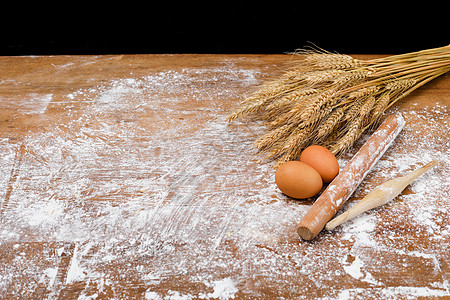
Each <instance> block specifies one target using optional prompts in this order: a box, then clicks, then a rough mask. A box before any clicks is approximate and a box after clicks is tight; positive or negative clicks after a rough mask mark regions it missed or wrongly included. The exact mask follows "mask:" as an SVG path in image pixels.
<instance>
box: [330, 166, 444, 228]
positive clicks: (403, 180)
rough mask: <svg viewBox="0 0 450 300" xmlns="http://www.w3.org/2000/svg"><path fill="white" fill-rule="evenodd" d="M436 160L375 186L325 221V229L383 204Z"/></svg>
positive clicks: (398, 193)
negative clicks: (328, 220)
mask: <svg viewBox="0 0 450 300" xmlns="http://www.w3.org/2000/svg"><path fill="white" fill-rule="evenodd" d="M437 163H438V161H437V160H433V161H431V162H429V163H428V164H426V165H425V166H423V167H421V168H419V169H417V170H415V171H414V172H411V173H409V174H408V175H405V176H403V177H399V178H395V179H391V180H389V181H386V182H385V183H383V184H381V185H380V186H378V187H376V188H375V189H374V190H372V191H371V192H370V193H368V194H367V196H365V197H364V198H363V199H362V200H361V201H359V202H358V203H356V204H355V205H354V206H353V207H352V208H350V209H349V210H347V211H346V212H344V213H342V214H340V215H339V216H337V217H336V218H334V219H333V220H331V221H330V222H328V223H327V225H326V226H325V229H326V230H333V229H334V228H336V227H337V226H339V225H341V224H342V223H344V222H345V221H347V220H350V219H351V218H353V217H356V216H357V215H359V214H362V213H363V212H365V211H367V210H369V209H372V208H375V207H378V206H381V205H384V204H386V203H388V202H389V201H391V200H392V199H394V198H395V197H397V196H398V195H400V193H401V192H402V191H403V190H404V189H405V188H406V187H407V186H408V185H409V184H410V183H411V182H412V181H413V180H415V179H416V178H417V177H419V176H420V175H422V174H423V173H425V172H426V171H428V170H430V169H431V168H433V167H434V166H435V165H437Z"/></svg>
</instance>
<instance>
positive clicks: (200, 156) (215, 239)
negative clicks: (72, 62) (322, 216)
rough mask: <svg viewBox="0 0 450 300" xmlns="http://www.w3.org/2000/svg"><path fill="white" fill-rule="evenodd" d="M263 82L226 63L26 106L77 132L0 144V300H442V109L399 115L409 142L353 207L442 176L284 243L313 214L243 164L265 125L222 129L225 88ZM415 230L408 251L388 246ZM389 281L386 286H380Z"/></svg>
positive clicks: (269, 173)
mask: <svg viewBox="0 0 450 300" xmlns="http://www.w3.org/2000/svg"><path fill="white" fill-rule="evenodd" d="M263 76H264V70H260V71H258V70H254V69H246V68H243V67H241V66H240V65H239V60H238V59H236V60H224V61H223V66H221V67H208V66H204V67H199V68H180V69H178V70H169V71H160V72H155V73H153V74H149V75H147V76H142V77H133V76H130V78H123V79H117V80H114V81H111V82H109V83H106V84H104V85H102V86H98V87H93V88H89V89H80V90H78V91H73V92H71V93H70V94H68V95H67V99H65V101H62V102H59V103H52V96H51V95H46V96H42V98H39V97H38V96H36V97H35V99H37V100H33V101H39V103H41V104H42V105H38V106H37V107H38V111H39V113H42V114H45V112H46V109H47V107H48V106H50V105H55V106H58V105H59V109H60V110H63V112H64V113H66V114H67V115H69V116H71V120H70V122H68V123H65V124H55V125H54V126H53V127H51V128H45V129H42V131H41V132H37V133H30V134H29V136H27V137H26V139H24V140H23V141H21V142H18V141H15V140H12V139H11V140H9V139H7V138H2V139H0V154H1V155H2V160H1V162H0V197H1V206H0V208H1V213H2V214H1V221H0V222H1V227H0V245H1V246H2V247H1V249H0V264H2V265H3V266H4V269H3V271H2V272H1V274H0V287H1V290H2V291H0V297H8V296H9V297H12V298H14V296H17V295H18V294H20V295H21V296H22V297H27V296H28V297H32V296H33V295H34V294H33V293H34V291H42V293H44V294H43V297H42V298H46V297H45V296H46V295H55V293H57V292H58V291H59V290H64V289H70V288H71V287H75V288H74V290H76V291H79V294H78V295H79V297H80V299H95V298H102V297H103V298H105V297H108V298H125V297H126V295H127V293H128V292H129V290H127V289H130V288H136V290H140V291H143V292H142V296H143V297H145V298H146V299H197V298H204V299H209V298H211V299H234V298H265V297H266V298H267V297H272V298H277V297H278V298H279V297H281V295H286V294H289V295H292V297H293V298H301V297H302V296H303V295H305V294H306V293H310V294H311V293H312V295H313V296H312V297H315V298H317V299H321V298H324V299H348V298H350V299H353V298H383V299H395V298H396V297H400V298H402V297H403V298H412V299H414V298H417V297H424V296H428V295H430V296H437V297H440V296H442V297H445V296H450V287H449V282H448V279H447V278H446V276H445V274H444V272H445V270H444V269H443V267H442V266H441V265H440V261H442V260H445V259H447V260H448V257H445V254H446V253H448V249H449V247H450V245H449V241H450V224H449V223H448V220H449V219H450V203H449V201H448V199H450V194H449V193H450V188H449V184H450V183H449V182H448V178H449V176H450V174H449V172H450V152H449V151H450V150H447V152H442V151H437V150H435V149H450V147H448V146H449V142H448V141H445V140H444V141H443V140H441V139H439V130H441V128H442V126H446V125H448V123H445V122H448V117H447V115H448V108H447V107H445V106H442V105H441V106H439V105H436V106H433V107H429V108H425V109H422V110H418V111H411V112H404V116H405V119H406V126H405V128H404V130H403V131H402V132H401V133H400V135H399V137H398V138H397V139H396V141H395V142H394V144H393V145H392V146H391V148H390V149H388V151H387V152H386V153H385V155H384V156H383V157H382V159H381V160H380V161H378V163H377V164H376V165H375V166H374V168H373V170H372V172H371V173H370V174H368V177H367V179H366V180H364V181H363V182H362V184H361V186H360V188H359V189H358V190H357V191H356V192H355V195H354V196H355V197H362V196H364V195H365V194H366V193H367V192H368V191H370V190H371V189H372V188H374V186H373V184H372V182H374V181H376V180H388V179H392V178H393V177H396V176H401V175H403V174H404V172H408V171H411V170H413V169H415V168H416V167H418V166H420V165H422V164H424V163H427V162H428V161H430V160H431V159H433V158H437V159H439V160H440V161H441V163H440V164H439V166H438V167H436V168H435V169H433V170H432V171H430V172H428V173H426V174H424V175H423V176H422V177H420V178H418V179H417V180H416V181H415V182H413V184H412V185H411V186H410V187H408V188H407V191H406V192H405V193H403V194H402V195H401V196H399V197H398V198H397V199H396V200H394V201H393V202H392V203H390V204H388V206H387V207H384V208H380V209H376V210H374V211H371V212H367V213H365V214H363V215H361V216H359V217H357V218H355V219H353V220H351V221H349V222H347V223H345V224H343V225H342V226H341V227H340V228H338V229H337V230H335V231H333V232H331V233H323V234H321V235H320V236H319V237H318V238H317V239H316V240H315V241H313V242H311V243H306V242H302V241H300V240H299V238H298V236H297V235H296V233H295V231H294V230H293V228H295V225H296V223H297V222H298V221H299V220H300V219H301V217H302V216H303V215H304V214H305V213H306V211H307V210H308V209H309V207H310V205H311V202H298V201H294V200H291V199H288V198H286V197H285V196H284V195H282V194H281V193H280V192H278V191H277V189H276V185H275V183H274V181H273V170H272V168H271V167H270V166H269V165H260V164H258V163H257V162H256V159H257V157H255V159H254V160H253V159H249V157H250V158H251V157H254V154H255V153H254V150H253V148H252V141H253V139H254V138H255V137H256V136H257V135H258V134H260V133H261V129H260V128H259V126H257V125H256V124H255V125H249V124H246V123H240V122H235V123H232V124H227V123H226V122H225V121H224V118H225V116H226V115H227V114H228V113H229V112H230V105H229V103H237V101H238V99H240V98H241V97H242V95H240V94H237V93H236V89H235V87H236V86H237V87H239V89H240V90H241V89H243V88H244V89H249V90H250V89H251V88H253V87H254V86H255V85H256V84H257V83H259V82H261V81H262V77H263ZM38 98H39V99H38ZM230 99H232V100H230ZM77 105H78V106H77ZM80 105H81V106H80ZM36 112H37V111H36ZM24 113H25V112H24ZM193 124H196V125H193ZM419 125H420V126H422V127H423V128H425V131H424V132H421V135H419V136H418V134H417V132H416V131H417V130H418V128H419V127H418V126H419ZM447 127H448V126H447ZM447 127H445V128H447ZM364 139H367V135H365V136H363V138H362V139H361V141H364ZM406 148H407V149H408V151H406V150H405V149H406ZM411 149H413V150H411ZM355 150H356V149H355ZM354 152H356V151H354ZM351 155H352V153H350V154H349V156H348V157H343V158H341V159H340V160H339V162H340V163H341V165H344V164H345V163H346V162H347V161H348V160H349V158H350V157H351ZM249 174H251V176H249ZM352 205H354V201H352V200H350V201H349V202H348V203H346V204H345V205H344V207H343V209H347V208H348V207H350V206H352ZM405 220H410V222H411V225H408V224H409V223H408V222H406V221H405ZM411 227H413V228H415V229H416V231H415V232H411V234H410V235H409V236H408V239H405V238H404V236H405V235H404V234H403V233H399V231H398V230H405V231H406V230H411ZM398 228H400V229H398ZM424 240H425V241H430V243H425V244H424V243H420V241H424ZM398 245H403V246H404V247H403V248H401V249H399V248H398ZM35 248H36V249H38V250H35V251H34V252H33V254H32V255H31V254H30V255H28V253H29V252H30V251H31V250H30V249H35ZM64 264H65V266H64ZM386 268H388V269H390V270H392V274H393V275H395V276H397V277H395V280H390V279H389V278H386V277H383V276H380V273H383V272H380V270H382V269H383V270H384V269H386ZM416 269H420V270H422V271H423V273H421V276H422V281H421V283H420V284H421V285H418V284H417V281H416V280H415V278H414V276H413V277H412V278H411V277H410V275H411V273H414V271H416ZM63 270H66V271H65V274H64V276H60V273H61V272H62V271H63ZM293 278H295V280H296V281H295V282H294V281H293ZM336 278H344V279H345V282H347V283H346V284H344V285H338V284H337V280H336ZM339 282H341V283H342V279H340V280H339ZM18 283H20V284H18ZM241 283H242V284H241ZM243 283H245V284H243ZM273 287H276V289H274V288H273ZM264 291H265V292H264ZM45 292H46V293H47V294H45ZM264 293H267V294H264ZM277 293H279V294H277ZM325 296H326V297H325ZM83 297H84V298H83Z"/></svg>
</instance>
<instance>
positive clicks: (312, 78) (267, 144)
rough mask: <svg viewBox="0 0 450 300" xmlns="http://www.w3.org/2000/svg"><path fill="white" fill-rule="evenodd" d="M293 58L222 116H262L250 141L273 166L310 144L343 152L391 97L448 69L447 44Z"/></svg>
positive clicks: (299, 54)
mask: <svg viewBox="0 0 450 300" xmlns="http://www.w3.org/2000/svg"><path fill="white" fill-rule="evenodd" d="M293 57H294V60H292V61H291V63H290V65H289V68H288V69H287V71H285V73H284V74H282V75H281V76H280V77H278V78H275V79H273V80H270V81H268V82H266V83H264V84H262V86H261V87H260V88H259V89H258V90H257V91H256V92H254V93H253V94H251V95H250V96H249V97H248V98H246V99H245V100H244V101H242V102H241V103H240V105H239V106H238V107H237V109H236V110H235V111H234V112H233V113H232V114H231V115H229V116H228V118H227V119H228V121H232V120H234V119H237V118H243V117H247V118H250V119H251V120H258V121H262V123H263V124H264V125H265V126H266V127H267V132H266V133H264V134H263V135H262V136H260V137H258V138H257V139H256V141H255V142H254V145H255V146H256V147H257V148H258V149H259V150H260V151H261V152H263V153H265V156H266V158H267V160H269V161H275V164H274V166H275V167H277V166H279V165H280V164H282V163H283V162H286V161H289V160H294V159H298V158H299V155H300V153H301V151H302V150H303V149H304V148H306V147H308V146H309V145H313V144H316V145H322V146H324V147H326V148H328V149H329V150H330V151H331V152H333V153H334V154H335V155H339V154H342V153H345V152H346V151H347V150H348V149H350V148H351V147H352V145H353V144H354V142H355V141H356V140H357V139H358V138H359V137H360V136H361V134H362V133H363V132H364V131H365V130H367V129H368V128H369V127H370V126H372V125H373V124H376V123H377V122H378V121H379V120H380V119H381V118H382V116H383V113H384V111H386V110H387V109H388V108H389V107H391V106H392V105H393V104H394V103H395V102H397V101H398V100H400V99H402V98H403V97H405V96H407V95H408V94H410V93H411V92H412V91H414V90H415V89H417V88H419V87H420V86H422V85H424V84H425V83H427V82H429V81H430V80H432V79H434V78H436V77H438V76H440V75H442V74H444V73H446V72H448V71H450V45H449V46H445V47H440V48H433V49H427V50H422V51H417V52H411V53H406V54H400V55H392V56H387V57H383V58H377V59H370V60H359V59H355V58H353V57H352V56H349V55H345V54H336V53H330V52H327V51H325V50H322V49H313V50H298V51H296V52H295V53H293Z"/></svg>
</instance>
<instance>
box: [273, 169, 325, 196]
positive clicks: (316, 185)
mask: <svg viewBox="0 0 450 300" xmlns="http://www.w3.org/2000/svg"><path fill="white" fill-rule="evenodd" d="M275 183H276V184H277V186H278V188H279V189H280V190H281V191H282V192H283V193H284V194H286V195H288V196H290V197H292V198H296V199H306V198H309V197H312V196H314V195H316V194H317V193H318V192H320V190H321V189H322V185H323V183H322V178H321V177H320V174H319V173H318V172H317V171H316V170H314V169H313V168H312V167H310V166H308V165H307V164H305V163H302V162H299V161H288V162H285V163H284V164H282V165H281V166H279V167H278V169H277V171H276V173H275Z"/></svg>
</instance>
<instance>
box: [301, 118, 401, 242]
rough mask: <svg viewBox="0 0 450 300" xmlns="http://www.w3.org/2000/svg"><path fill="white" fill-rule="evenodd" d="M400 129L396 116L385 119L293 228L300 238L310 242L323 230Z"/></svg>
mask: <svg viewBox="0 0 450 300" xmlns="http://www.w3.org/2000/svg"><path fill="white" fill-rule="evenodd" d="M404 125H405V120H404V119H403V116H402V115H401V114H400V113H397V114H392V115H389V116H388V117H387V118H386V120H385V121H384V122H383V123H382V124H381V125H380V127H378V129H377V130H376V131H375V132H374V133H373V134H372V136H371V137H370V138H369V139H368V140H367V142H366V143H365V144H364V145H363V146H362V147H361V148H360V149H359V151H358V152H357V153H356V154H355V156H354V157H353V158H352V159H351V160H350V161H349V162H348V163H347V165H346V166H345V168H344V169H343V170H342V171H341V172H340V173H339V174H338V176H336V178H335V179H334V180H333V181H332V182H331V183H330V184H329V185H328V187H327V188H326V189H325V191H324V192H323V193H322V195H320V196H319V198H317V200H316V202H315V203H314V204H313V206H311V208H310V209H309V211H308V212H307V213H306V215H305V216H304V217H303V218H302V220H301V221H300V223H299V224H298V225H297V233H298V234H299V235H300V237H302V238H303V239H305V240H311V239H313V238H314V237H315V236H316V235H317V234H318V233H319V232H320V231H321V230H322V229H323V228H324V227H325V224H326V223H328V221H330V220H331V218H332V217H333V216H334V215H335V214H336V212H337V211H338V210H339V208H340V207H341V206H342V205H343V204H344V203H345V201H347V199H348V198H349V197H350V196H351V194H352V193H353V192H354V191H355V189H356V188H357V187H358V185H359V184H360V183H361V181H362V180H363V179H364V177H366V175H367V174H368V173H369V171H370V170H371V169H372V167H373V166H374V165H375V163H376V162H377V161H378V160H379V159H380V157H381V156H382V155H383V154H384V152H385V151H386V150H387V149H388V148H389V146H390V145H391V143H392V142H393V141H394V139H395V138H396V137H397V135H398V134H399V133H400V131H401V130H402V129H403V126H404Z"/></svg>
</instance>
